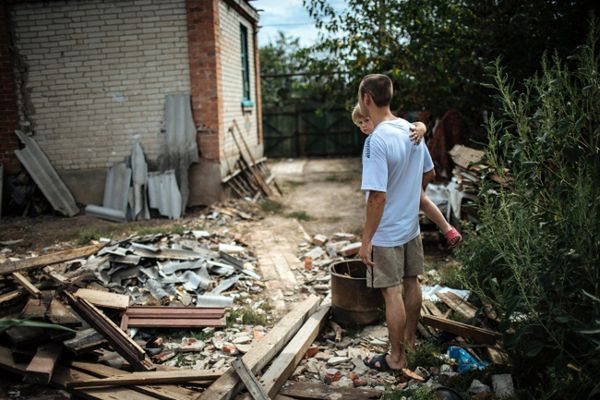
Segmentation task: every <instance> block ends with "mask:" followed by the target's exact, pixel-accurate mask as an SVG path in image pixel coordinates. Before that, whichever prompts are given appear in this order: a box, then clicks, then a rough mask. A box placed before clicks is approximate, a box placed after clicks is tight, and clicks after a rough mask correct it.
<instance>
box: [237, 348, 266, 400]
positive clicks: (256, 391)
mask: <svg viewBox="0 0 600 400" xmlns="http://www.w3.org/2000/svg"><path fill="white" fill-rule="evenodd" d="M231 366H232V367H233V369H235V372H236V373H237V374H238V376H239V377H240V379H241V380H242V382H244V385H245V386H246V389H248V392H249V393H250V396H252V398H253V399H254V400H269V396H267V393H265V391H264V389H263V388H262V386H261V385H260V383H258V380H257V379H256V377H255V376H254V374H253V373H252V372H250V370H249V369H248V366H247V365H246V364H244V361H243V360H242V359H241V358H236V359H235V360H233V362H232V365H231Z"/></svg>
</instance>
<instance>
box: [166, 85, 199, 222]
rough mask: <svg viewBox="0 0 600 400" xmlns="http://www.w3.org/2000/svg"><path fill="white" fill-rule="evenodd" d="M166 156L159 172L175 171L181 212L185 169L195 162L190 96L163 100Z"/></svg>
mask: <svg viewBox="0 0 600 400" xmlns="http://www.w3.org/2000/svg"><path fill="white" fill-rule="evenodd" d="M165 136H166V154H165V155H164V157H163V163H162V170H163V171H165V170H167V169H174V170H175V175H176V177H177V183H178V184H179V187H180V188H181V208H182V209H183V210H185V206H186V205H187V200H188V195H189V187H188V169H189V168H190V165H191V164H192V163H195V162H198V158H199V157H198V144H197V142H196V126H195V125H194V120H193V118H192V106H191V100H190V95H189V94H170V95H167V97H166V99H165Z"/></svg>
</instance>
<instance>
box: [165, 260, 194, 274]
mask: <svg viewBox="0 0 600 400" xmlns="http://www.w3.org/2000/svg"><path fill="white" fill-rule="evenodd" d="M203 263H204V261H203V260H197V261H187V262H176V261H170V262H168V263H165V264H161V263H157V264H158V270H159V272H160V274H161V275H163V276H166V275H171V274H173V273H175V272H176V271H180V270H182V269H198V268H201V267H202V264H203Z"/></svg>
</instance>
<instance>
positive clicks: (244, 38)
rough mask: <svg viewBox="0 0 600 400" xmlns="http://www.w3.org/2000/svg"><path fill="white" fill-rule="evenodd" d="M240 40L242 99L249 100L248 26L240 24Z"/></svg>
mask: <svg viewBox="0 0 600 400" xmlns="http://www.w3.org/2000/svg"><path fill="white" fill-rule="evenodd" d="M240 40H241V43H242V83H243V90H242V94H243V98H242V101H250V63H249V61H248V57H249V55H248V28H246V27H245V26H244V25H242V24H240Z"/></svg>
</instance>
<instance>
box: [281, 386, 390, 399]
mask: <svg viewBox="0 0 600 400" xmlns="http://www.w3.org/2000/svg"><path fill="white" fill-rule="evenodd" d="M281 394H282V395H284V396H290V397H294V398H299V399H317V400H330V399H353V400H363V399H365V400H366V399H379V398H380V397H381V396H382V395H383V391H381V390H377V389H361V388H337V387H335V386H330V385H326V384H324V383H310V382H288V383H286V384H285V386H283V387H282V388H281Z"/></svg>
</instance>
